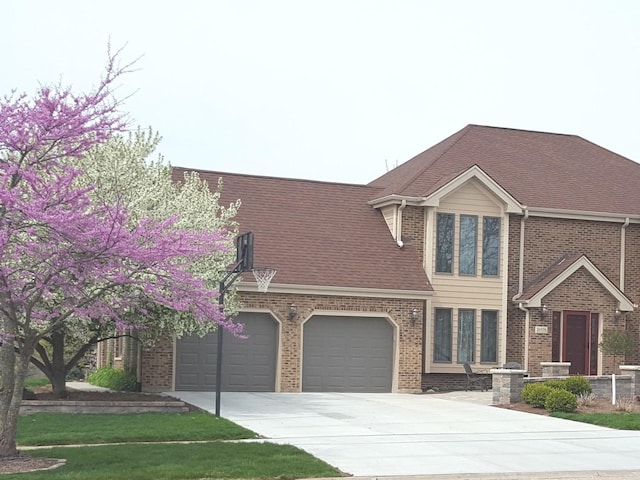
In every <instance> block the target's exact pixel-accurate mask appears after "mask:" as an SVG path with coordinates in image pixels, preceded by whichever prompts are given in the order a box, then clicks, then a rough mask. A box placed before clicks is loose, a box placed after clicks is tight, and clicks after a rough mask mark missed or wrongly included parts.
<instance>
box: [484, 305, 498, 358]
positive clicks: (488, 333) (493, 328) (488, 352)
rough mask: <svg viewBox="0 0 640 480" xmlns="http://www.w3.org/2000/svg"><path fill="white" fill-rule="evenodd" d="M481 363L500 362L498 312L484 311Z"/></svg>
mask: <svg viewBox="0 0 640 480" xmlns="http://www.w3.org/2000/svg"><path fill="white" fill-rule="evenodd" d="M480 330H481V332H480V361H481V362H487V363H495V362H497V361H498V355H497V351H498V348H497V347H498V312H497V311H496V310H483V311H482V320H481V326H480Z"/></svg>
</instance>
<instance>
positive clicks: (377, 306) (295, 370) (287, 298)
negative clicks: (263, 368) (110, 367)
mask: <svg viewBox="0 0 640 480" xmlns="http://www.w3.org/2000/svg"><path fill="white" fill-rule="evenodd" d="M240 299H241V302H242V305H243V308H246V309H265V310H269V311H271V312H272V314H273V315H274V316H275V317H277V318H279V319H280V320H281V335H282V340H281V348H282V351H281V352H280V354H281V372H280V391H283V392H299V391H301V389H302V385H301V378H302V371H301V368H302V365H301V364H302V359H301V355H302V337H301V325H302V322H303V321H304V320H305V319H307V318H308V317H309V315H311V314H312V312H317V311H330V312H335V314H336V315H345V316H349V314H353V313H354V312H366V313H378V314H380V315H381V316H382V315H384V316H388V317H389V318H391V319H392V320H393V321H394V322H395V323H396V324H397V325H399V345H398V346H397V348H398V354H399V365H398V372H397V377H398V382H397V390H398V391H400V392H416V391H420V389H421V374H422V321H421V320H419V321H418V322H416V324H415V325H413V326H412V325H411V321H410V312H411V310H412V309H414V308H417V309H418V310H419V311H420V312H423V311H424V302H423V301H422V300H397V299H395V300H394V299H384V298H366V297H362V298H361V297H329V296H322V295H318V296H315V295H287V294H275V293H266V294H263V293H257V292H256V293H253V292H242V293H241V294H240ZM292 303H294V304H295V305H296V306H297V309H298V315H297V317H296V318H295V319H294V320H293V321H291V320H289V319H288V316H289V307H290V305H291V304H292ZM173 361H174V359H173V344H172V342H170V341H164V342H160V343H158V344H156V345H155V346H154V347H153V349H146V350H145V351H144V352H143V360H142V362H143V365H144V367H143V370H142V389H143V391H149V392H151V391H166V390H171V388H172V384H173V378H172V376H173Z"/></svg>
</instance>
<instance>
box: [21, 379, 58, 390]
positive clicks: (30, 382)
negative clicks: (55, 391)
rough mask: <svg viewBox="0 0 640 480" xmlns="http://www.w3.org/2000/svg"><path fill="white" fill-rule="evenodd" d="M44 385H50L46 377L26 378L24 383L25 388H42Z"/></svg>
mask: <svg viewBox="0 0 640 480" xmlns="http://www.w3.org/2000/svg"><path fill="white" fill-rule="evenodd" d="M45 385H51V382H50V381H49V379H48V378H47V377H33V378H27V379H26V380H25V381H24V386H25V388H35V387H44V386H45Z"/></svg>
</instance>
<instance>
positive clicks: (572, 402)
mask: <svg viewBox="0 0 640 480" xmlns="http://www.w3.org/2000/svg"><path fill="white" fill-rule="evenodd" d="M544 408H546V409H547V410H549V411H550V412H567V413H571V412H575V411H576V408H578V399H577V397H576V396H575V395H574V394H573V393H571V392H570V391H568V390H560V389H551V392H550V393H549V395H547V399H546V400H545V402H544Z"/></svg>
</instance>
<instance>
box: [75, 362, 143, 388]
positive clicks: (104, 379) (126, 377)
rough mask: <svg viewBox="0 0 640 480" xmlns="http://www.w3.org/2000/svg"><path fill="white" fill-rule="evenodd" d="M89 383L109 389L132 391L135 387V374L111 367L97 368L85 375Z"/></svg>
mask: <svg viewBox="0 0 640 480" xmlns="http://www.w3.org/2000/svg"><path fill="white" fill-rule="evenodd" d="M87 381H88V382H89V383H90V384H91V385H96V386H98V387H104V388H109V389H111V390H117V391H119V392H120V391H124V392H134V391H136V389H137V381H136V377H135V375H133V374H132V373H128V372H125V371H124V370H120V369H117V368H113V367H104V368H99V369H98V370H96V371H95V372H93V373H92V374H91V375H89V376H88V377H87Z"/></svg>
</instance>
